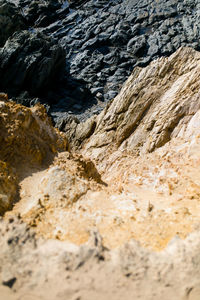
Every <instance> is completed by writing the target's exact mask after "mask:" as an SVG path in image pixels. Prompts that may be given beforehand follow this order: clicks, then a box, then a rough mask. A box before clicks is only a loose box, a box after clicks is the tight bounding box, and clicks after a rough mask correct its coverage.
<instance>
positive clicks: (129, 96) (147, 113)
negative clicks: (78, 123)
mask: <svg viewBox="0 0 200 300" xmlns="http://www.w3.org/2000/svg"><path fill="white" fill-rule="evenodd" d="M199 61H200V54H199V52H196V51H194V50H192V49H191V48H180V49H179V50H178V51H177V52H176V53H174V54H173V55H172V56H170V57H169V58H161V59H158V60H156V61H154V62H152V63H151V64H150V65H149V66H148V67H146V68H144V69H142V68H135V69H134V71H133V73H132V75H131V76H130V77H129V79H128V80H127V82H126V83H125V84H124V86H123V88H122V90H121V92H120V93H119V95H118V96H117V97H116V98H115V99H114V100H113V101H112V102H111V103H110V104H109V105H108V106H107V108H106V109H105V110H104V111H103V112H102V113H101V114H100V115H99V116H98V117H97V118H96V127H95V131H94V133H93V135H92V136H91V138H90V139H89V141H86V143H85V146H84V149H85V152H86V153H87V155H89V156H90V157H93V158H94V159H96V158H99V157H101V159H107V158H108V156H110V153H111V152H114V151H115V150H117V149H119V151H122V152H123V151H128V152H130V153H136V154H137V153H139V154H142V153H147V152H152V151H153V150H155V149H156V148H159V147H161V146H163V145H165V144H166V143H167V142H168V141H170V140H171V139H172V138H186V139H187V138H191V137H192V136H195V135H198V134H199V133H200V132H199V131H198V125H197V124H198V123H197V122H198V116H199V109H200V101H199V81H198V73H199V69H200V66H199ZM194 124H196V125H194ZM193 125H194V129H193V130H192V129H191V128H190V126H193ZM107 155H108V156H107Z"/></svg>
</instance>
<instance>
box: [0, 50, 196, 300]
mask: <svg viewBox="0 0 200 300" xmlns="http://www.w3.org/2000/svg"><path fill="white" fill-rule="evenodd" d="M199 71H200V54H199V53H198V52H196V51H194V50H192V49H190V48H181V49H179V50H178V51H177V52H176V53H175V54H173V55H172V56H171V57H170V58H162V59H158V60H156V61H154V62H152V63H151V64H150V65H149V66H148V67H146V68H144V69H140V68H136V69H135V71H134V72H133V74H132V75H131V77H130V78H129V79H128V80H127V82H126V83H125V84H124V86H123V87H122V90H121V92H120V94H119V95H118V96H117V97H116V98H115V99H114V100H113V101H112V102H111V103H110V104H109V105H108V107H107V108H106V109H105V110H104V111H103V112H102V113H101V114H100V115H99V116H95V117H93V119H92V120H90V121H88V122H87V123H85V124H80V125H79V127H78V128H76V129H75V130H74V131H73V137H71V144H70V145H69V146H67V145H68V143H67V141H66V139H65V137H64V136H63V134H61V133H59V132H58V131H55V129H54V128H53V127H52V126H51V124H50V123H49V120H48V118H47V117H46V115H45V112H44V110H43V108H42V107H35V108H33V109H28V108H24V107H22V106H19V105H16V104H14V103H12V102H6V101H2V104H1V106H0V110H1V115H0V116H1V118H2V116H3V117H4V118H6V116H7V119H6V124H7V125H8V124H11V125H12V124H14V125H12V126H11V125H10V127H9V128H15V131H14V138H13V140H12V139H11V137H12V136H13V135H12V132H11V133H10V132H9V131H7V139H5V137H4V136H3V135H2V132H3V131H1V139H2V138H3V142H4V143H7V140H9V139H11V145H13V148H12V149H14V151H13V152H12V157H11V156H10V155H9V153H10V152H8V154H7V156H6V154H5V153H7V152H6V150H5V149H8V150H7V151H10V149H11V148H10V147H8V146H7V144H5V145H6V147H7V148H6V147H5V148H4V150H1V151H0V154H1V156H0V159H1V160H2V162H3V163H6V164H8V166H9V168H11V169H12V172H13V174H14V175H13V176H16V178H18V179H16V182H15V184H16V191H17V190H18V201H17V203H16V204H15V205H14V207H13V209H12V210H11V211H9V212H7V213H6V214H5V216H4V220H2V223H1V226H0V228H1V230H2V241H1V249H2V251H1V252H0V261H1V262H2V263H1V264H0V265H1V267H0V275H1V277H2V283H3V284H4V286H10V287H11V294H12V293H13V292H16V293H15V294H13V295H14V296H13V297H15V299H20V300H21V299H29V298H28V297H32V298H33V299H37V297H38V299H66V297H67V299H87V300H88V299H94V298H95V299H121V298H123V299H133V298H134V297H135V298H134V299H145V300H146V299H160V297H162V299H169V298H171V299H193V300H194V299H199V298H198V297H200V290H199V283H200V282H199V278H200V277H199V275H200V274H199V270H200V269H199V262H200V257H199V245H200V244H199V241H200V234H199V228H200V222H199V216H200V168H199V163H200V126H199V125H200V97H199V96H200V95H199V90H200V81H199V79H198V77H199ZM15 110H19V111H22V112H23V113H24V114H25V115H27V116H29V115H30V116H31V117H30V116H29V117H28V118H29V119H30V118H31V122H28V123H27V122H25V123H24V121H23V123H20V122H21V121H20V120H21V119H19V121H18V118H19V116H20V114H16V113H15V115H12V114H13V111H15ZM5 111H6V113H5ZM39 112H41V113H39ZM5 114H7V115H5ZM13 120H15V121H13ZM23 120H24V119H23ZM9 122H11V123H9ZM12 122H14V123H12ZM18 122H19V126H18V127H17V125H16V124H18ZM24 124H28V125H27V127H26V126H25V125H24ZM30 124H33V126H32V125H30ZM91 124H92V126H93V130H92V131H91V130H89V129H90V125H91ZM44 125H45V126H44ZM8 126H9V125H8ZM24 126H25V127H24ZM5 128H7V127H5ZM22 128H23V130H22ZM20 130H21V131H20ZM80 132H81V133H82V135H81V138H80ZM88 132H90V134H86V133H88ZM16 133H17V134H16ZM15 136H16V138H15ZM83 136H85V137H86V138H85V139H83V138H82V137H83ZM20 137H22V141H23V142H22V143H20V144H19V142H18V141H20ZM30 141H31V142H30ZM9 145H10V144H9ZM16 145H21V146H18V147H16V149H17V150H16V154H15V146H16ZM25 145H26V147H27V148H25V149H27V150H23V149H24V148H23V147H24V146H25ZM32 145H34V147H32ZM36 145H37V146H38V147H36ZM52 145H54V147H53V146H52ZM78 146H79V148H78ZM20 147H21V148H20ZM52 147H53V148H52ZM2 149H3V148H2ZM31 149H38V150H37V151H35V150H34V151H32V150H31ZM69 149H71V150H69ZM23 151H24V152H23ZM39 154H40V155H39ZM9 157H11V159H9ZM22 157H23V160H22V161H23V163H22V162H21V161H20V160H21V159H22ZM19 162H20V163H19ZM4 178H6V177H5V176H4ZM13 182H14V181H13ZM0 187H1V185H0ZM3 193H4V195H6V191H3V192H2V194H3ZM10 197H11V202H13V199H12V197H13V195H11V196H10ZM11 202H10V204H11ZM4 210H5V208H4ZM17 215H18V216H19V217H18V218H19V219H16V218H15V217H16V216H17ZM35 233H36V236H35ZM137 242H139V243H137ZM169 242H170V244H169V245H168V243H169ZM85 243H86V244H85ZM83 244H84V245H83ZM79 245H82V246H80V247H79ZM166 247H167V248H166ZM17 257H18V258H19V257H20V258H19V259H17V260H16V258H17ZM58 274H59V275H58ZM55 278H56V279H55ZM13 280H14V281H13ZM30 287H31V289H32V291H31V292H30ZM2 291H3V290H2ZM4 292H5V293H8V290H7V289H6V288H4ZM2 293H3V292H2ZM27 295H28V296H27ZM11 296H12V295H11ZM17 297H18V298H17ZM20 297H25V298H20ZM26 297H27V298H26ZM34 297H35V298H34ZM32 298H30V299H32Z"/></svg>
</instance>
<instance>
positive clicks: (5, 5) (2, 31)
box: [0, 0, 25, 47]
mask: <svg viewBox="0 0 200 300" xmlns="http://www.w3.org/2000/svg"><path fill="white" fill-rule="evenodd" d="M23 28H25V24H24V20H23V18H22V15H21V14H20V11H19V8H17V7H16V6H15V5H14V4H13V3H10V2H7V1H4V0H0V47H2V46H3V45H4V43H5V42H6V40H7V39H8V38H9V36H10V35H12V34H13V33H14V32H15V31H17V30H20V29H23Z"/></svg>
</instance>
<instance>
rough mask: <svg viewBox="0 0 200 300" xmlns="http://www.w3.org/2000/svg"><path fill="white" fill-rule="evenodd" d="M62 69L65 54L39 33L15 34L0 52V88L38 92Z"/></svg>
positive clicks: (24, 32) (58, 74)
mask: <svg viewBox="0 0 200 300" xmlns="http://www.w3.org/2000/svg"><path fill="white" fill-rule="evenodd" d="M64 68H65V51H64V50H63V49H62V47H61V46H58V45H57V44H56V43H55V42H54V41H53V40H51V39H50V38H48V37H45V36H44V35H42V34H41V33H32V32H29V31H22V32H17V33H15V34H14V35H13V36H12V37H11V38H9V39H8V41H7V42H6V44H5V45H4V47H3V48H2V49H0V78H1V82H0V88H1V89H2V90H5V91H6V90H9V91H12V92H13V93H17V92H19V91H21V90H27V91H29V92H30V93H31V94H33V95H34V94H37V93H40V92H42V91H43V90H45V89H46V88H47V86H49V84H50V83H51V82H52V81H53V80H54V79H57V78H58V76H60V74H61V70H63V69H64Z"/></svg>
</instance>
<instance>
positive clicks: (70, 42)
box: [0, 0, 200, 128]
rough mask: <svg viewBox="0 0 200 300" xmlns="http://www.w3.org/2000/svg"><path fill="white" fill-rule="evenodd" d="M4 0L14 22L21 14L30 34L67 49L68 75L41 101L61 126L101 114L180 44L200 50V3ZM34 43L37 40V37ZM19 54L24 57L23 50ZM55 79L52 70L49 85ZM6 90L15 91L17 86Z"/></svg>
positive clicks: (27, 100) (27, 101)
mask: <svg viewBox="0 0 200 300" xmlns="http://www.w3.org/2000/svg"><path fill="white" fill-rule="evenodd" d="M1 2H2V3H3V5H9V7H10V6H12V10H13V9H14V11H16V13H13V17H12V18H14V19H15V18H17V15H18V14H21V17H22V18H23V19H24V20H25V26H26V29H27V30H30V31H35V32H42V33H43V34H44V35H45V36H50V37H51V38H52V39H54V43H55V44H56V45H57V47H59V46H58V45H60V46H62V47H63V48H64V49H65V50H66V53H65V58H66V62H67V64H66V68H65V72H64V74H63V72H61V73H62V75H64V79H63V80H64V81H63V82H62V84H56V88H55V89H53V87H54V86H55V83H54V85H53V86H52V85H51V84H50V81H49V84H48V93H46V94H45V97H44V99H42V98H40V100H41V101H42V100H43V101H45V102H46V103H49V104H51V110H50V113H51V115H52V117H53V118H54V120H55V122H56V124H57V126H58V127H60V126H59V124H60V122H61V120H62V121H64V122H65V124H66V123H68V117H69V115H76V117H77V118H78V119H79V120H82V119H87V118H88V117H90V116H92V115H93V114H94V113H99V112H100V111H101V110H102V106H104V102H103V100H106V101H108V100H111V99H113V98H114V97H115V96H116V95H117V94H118V92H119V90H120V89H121V85H122V84H123V83H124V80H125V79H127V78H128V77H129V76H130V74H131V73H132V71H133V69H134V68H135V67H136V66H146V65H147V64H149V62H150V61H152V60H154V59H156V58H158V57H161V56H169V55H171V54H172V53H174V52H175V51H176V50H177V49H178V48H179V47H180V46H190V47H192V48H194V49H197V50H198V49H200V47H199V32H200V27H199V24H200V22H199V9H200V1H199V0H190V1H188V0H184V1H183V0H175V1H172V0H162V1H161V0H159V1H154V0H145V1H142V2H141V1H139V0H134V1H133V0H110V1H107V0H95V1H94V0H90V1H70V2H69V3H68V1H58V0H53V1H49V0H47V1H42V0H38V1H30V0H20V1H19V0H12V2H13V3H14V4H15V5H13V4H12V5H11V4H10V2H8V0H1ZM0 15H1V14H0ZM9 16H10V14H9ZM2 18H3V19H2V20H4V17H2ZM9 18H10V17H9ZM12 18H11V19H12ZM6 20H7V19H6ZM6 22H7V23H6V24H8V25H6V26H2V29H1V31H2V34H3V35H5V36H6V35H7V37H9V36H10V34H11V33H12V32H13V28H12V30H11V31H9V34H7V33H6V32H7V26H8V27H9V24H11V21H9V20H8V21H6ZM18 23H19V22H18V21H17V20H14V21H12V24H16V28H14V30H18V29H20V28H18V27H17V24H18ZM10 26H11V25H10ZM28 39H30V40H31V39H32V38H31V36H30V37H28ZM29 42H30V43H31V41H29ZM27 43H28V41H27ZM10 46H12V45H11V44H10ZM18 50H19V51H20V52H22V56H23V53H24V52H23V49H22V48H19V49H18ZM30 50H31V51H32V52H33V53H35V52H34V50H33V49H31V48H30ZM6 51H8V49H7V50H6ZM9 51H10V50H9ZM26 54H27V53H26ZM18 58H20V54H19V56H18ZM26 59H27V56H26ZM47 65H48V66H49V64H48V63H47ZM45 66H46V64H45ZM43 68H44V65H43ZM8 69H9V70H10V68H8ZM43 70H46V68H44V69H43ZM48 70H49V67H48ZM37 71H38V69H37V70H36V72H32V75H33V76H31V77H30V78H29V84H28V86H29V85H30V86H31V87H33V86H34V85H36V86H37V84H36V81H35V76H36V75H35V74H38V72H37ZM43 73H44V72H43ZM8 75H10V73H9V74H8V73H7V72H6V73H5V74H3V76H5V78H4V77H3V78H4V80H6V78H10V77H9V76H8ZM49 75H50V74H49V73H48V72H47V74H46V77H45V78H46V79H45V82H46V80H47V81H48V78H47V77H48V76H49ZM31 78H32V79H31ZM32 80H33V81H32ZM13 83H15V81H14V82H13ZM6 87H7V89H8V91H12V92H13V85H12V82H11V84H10V85H7V86H6ZM29 88H30V87H29ZM19 89H20V92H22V91H24V89H26V87H25V86H24V85H20V86H19ZM31 91H34V92H35V93H36V94H37V96H38V90H37V89H36V90H33V88H31ZM15 93H16V91H15ZM15 96H18V95H15ZM31 100H32V99H31V97H29V96H28V95H26V97H24V101H23V104H26V105H28V104H32V101H31ZM52 102H53V104H52ZM60 128H62V127H60Z"/></svg>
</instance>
